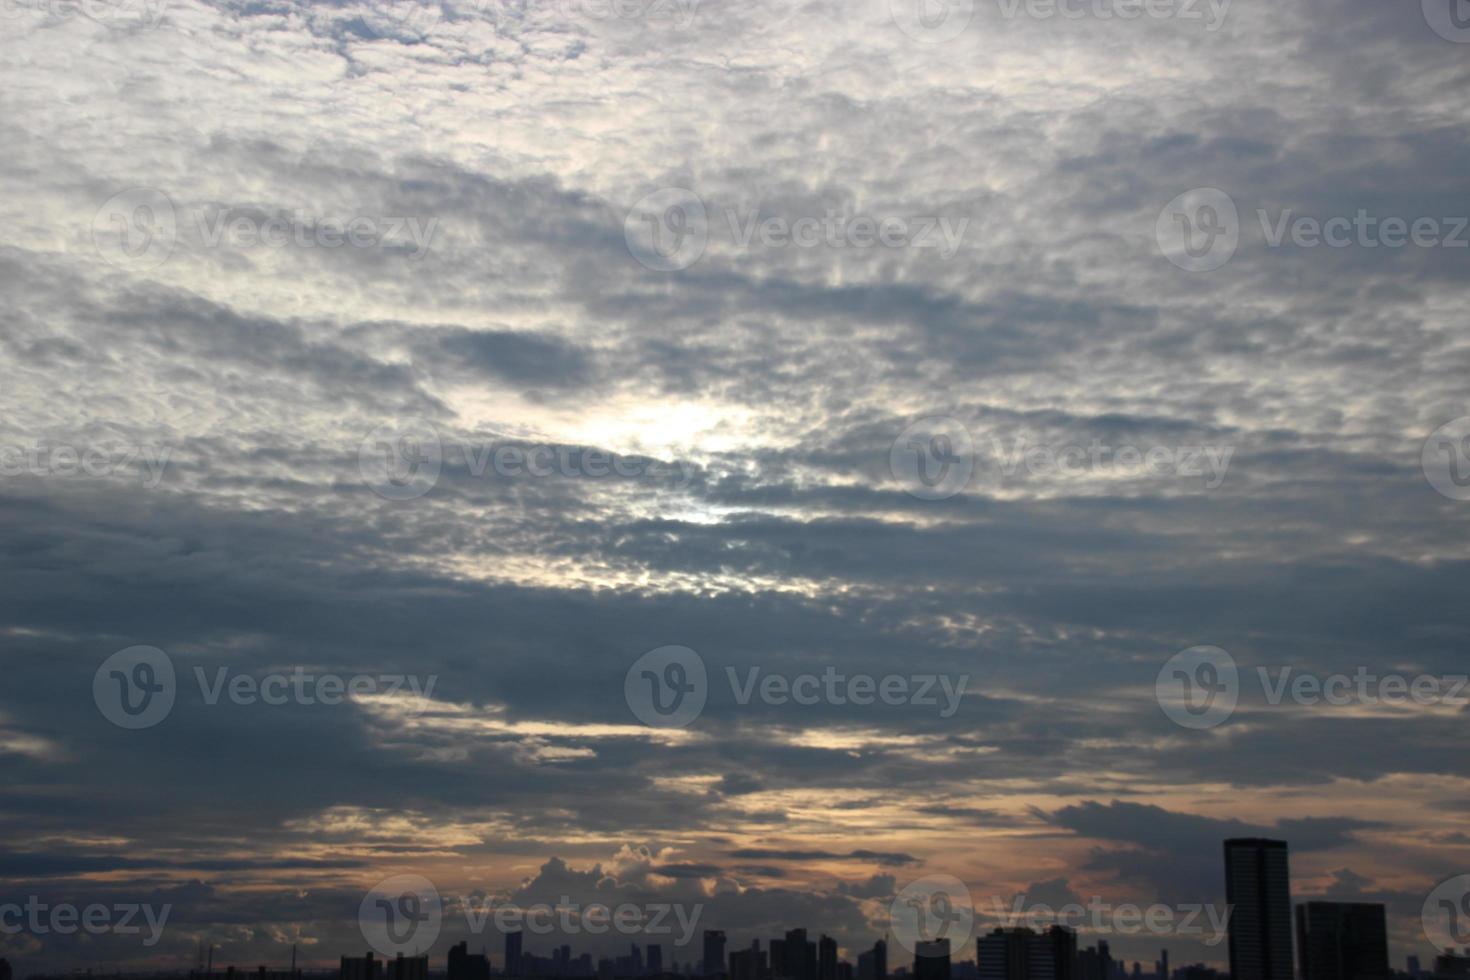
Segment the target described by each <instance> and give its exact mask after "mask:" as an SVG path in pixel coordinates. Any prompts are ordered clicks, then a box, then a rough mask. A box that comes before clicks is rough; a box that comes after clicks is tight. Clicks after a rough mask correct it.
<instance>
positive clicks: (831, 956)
mask: <svg viewBox="0 0 1470 980" xmlns="http://www.w3.org/2000/svg"><path fill="white" fill-rule="evenodd" d="M817 980H837V940H835V939H833V938H832V937H831V936H823V937H822V938H821V939H819V940H818V941H817Z"/></svg>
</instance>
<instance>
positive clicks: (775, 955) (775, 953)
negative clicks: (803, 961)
mask: <svg viewBox="0 0 1470 980" xmlns="http://www.w3.org/2000/svg"><path fill="white" fill-rule="evenodd" d="M771 976H772V977H774V978H776V980H789V978H788V975H787V973H786V940H784V939H772V940H771Z"/></svg>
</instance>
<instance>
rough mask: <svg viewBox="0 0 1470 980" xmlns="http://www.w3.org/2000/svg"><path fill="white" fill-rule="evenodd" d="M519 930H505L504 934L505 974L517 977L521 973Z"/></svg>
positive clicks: (520, 936)
mask: <svg viewBox="0 0 1470 980" xmlns="http://www.w3.org/2000/svg"><path fill="white" fill-rule="evenodd" d="M522 938H523V937H522V935H521V931H520V930H519V929H517V930H516V931H515V932H507V933H506V934H505V975H506V976H508V977H518V976H520V975H521V939H522Z"/></svg>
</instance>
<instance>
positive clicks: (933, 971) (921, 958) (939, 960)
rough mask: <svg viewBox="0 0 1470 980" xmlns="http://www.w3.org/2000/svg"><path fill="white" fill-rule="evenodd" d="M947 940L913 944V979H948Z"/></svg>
mask: <svg viewBox="0 0 1470 980" xmlns="http://www.w3.org/2000/svg"><path fill="white" fill-rule="evenodd" d="M949 973H950V963H949V940H948V939H935V940H932V941H929V942H917V943H915V944H914V980H950V978H949Z"/></svg>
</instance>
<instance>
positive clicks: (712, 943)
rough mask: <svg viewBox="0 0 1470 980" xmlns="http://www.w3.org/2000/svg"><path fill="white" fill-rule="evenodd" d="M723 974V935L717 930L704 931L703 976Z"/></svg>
mask: <svg viewBox="0 0 1470 980" xmlns="http://www.w3.org/2000/svg"><path fill="white" fill-rule="evenodd" d="M724 972H725V934H724V933H723V932H721V931H720V930H719V929H706V930H705V931H704V974H705V976H714V975H715V974H717V973H724Z"/></svg>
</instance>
